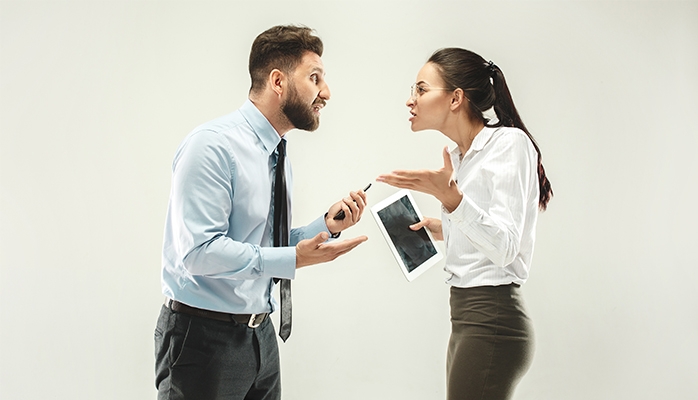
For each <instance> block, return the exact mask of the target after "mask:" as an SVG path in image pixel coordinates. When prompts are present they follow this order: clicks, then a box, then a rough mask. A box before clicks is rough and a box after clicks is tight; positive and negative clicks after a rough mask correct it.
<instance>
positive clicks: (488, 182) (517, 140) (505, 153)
mask: <svg viewBox="0 0 698 400" xmlns="http://www.w3.org/2000/svg"><path fill="white" fill-rule="evenodd" d="M451 162H452V163H453V168H454V171H455V179H456V182H457V183H458V187H459V188H460V190H461V191H462V192H463V200H462V201H461V203H460V204H459V205H458V207H457V208H456V209H455V210H453V212H451V213H449V212H448V211H446V210H445V209H443V208H442V222H443V233H444V242H445V244H446V265H445V267H444V269H445V270H446V272H448V273H449V274H450V277H449V278H448V279H447V281H446V282H447V283H448V284H450V285H452V286H456V287H474V286H499V285H507V284H510V283H517V284H519V285H521V284H523V283H524V282H526V279H528V273H529V269H530V267H531V259H532V257H533V245H534V242H535V237H536V220H537V218H538V197H539V187H538V173H537V171H538V154H537V153H536V149H535V148H534V147H533V144H532V143H531V140H530V139H529V138H528V136H526V133H525V132H523V131H522V130H520V129H517V128H508V127H499V128H488V127H485V128H483V129H482V131H480V133H478V135H477V136H475V139H474V140H473V143H472V144H471V146H470V149H468V151H467V152H466V153H465V155H464V156H463V157H462V158H461V153H460V150H459V149H458V147H456V148H455V149H454V150H452V151H451Z"/></svg>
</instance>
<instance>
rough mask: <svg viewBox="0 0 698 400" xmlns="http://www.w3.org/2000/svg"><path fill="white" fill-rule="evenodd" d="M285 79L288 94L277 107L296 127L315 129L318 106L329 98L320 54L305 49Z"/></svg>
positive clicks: (318, 123) (328, 89)
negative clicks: (299, 60)
mask: <svg viewBox="0 0 698 400" xmlns="http://www.w3.org/2000/svg"><path fill="white" fill-rule="evenodd" d="M288 82H289V88H288V92H287V93H288V95H287V97H286V100H284V102H283V103H282V104H281V111H282V112H283V113H284V115H286V118H288V120H289V121H290V122H291V124H293V126H294V127H296V128H297V129H302V130H305V131H314V130H316V129H317V128H318V127H319V126H320V110H321V109H322V108H323V107H324V106H325V104H326V101H327V100H329V99H330V88H329V86H327V82H325V70H324V67H323V65H322V59H320V56H318V55H317V54H315V53H313V52H306V53H305V54H304V55H303V58H302V60H301V63H300V64H299V65H298V66H297V67H296V69H295V70H294V71H293V73H292V74H291V76H289V80H288Z"/></svg>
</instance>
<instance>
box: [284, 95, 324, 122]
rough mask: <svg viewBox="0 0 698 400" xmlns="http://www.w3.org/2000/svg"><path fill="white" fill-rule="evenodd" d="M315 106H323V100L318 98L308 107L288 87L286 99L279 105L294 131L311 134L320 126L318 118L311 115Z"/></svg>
mask: <svg viewBox="0 0 698 400" xmlns="http://www.w3.org/2000/svg"><path fill="white" fill-rule="evenodd" d="M315 104H324V100H322V99H319V98H318V99H317V100H316V101H315V102H313V105H311V106H308V105H306V104H305V103H303V101H302V100H301V99H300V96H298V91H296V88H295V87H294V86H290V88H289V95H288V99H286V101H285V102H284V103H283V104H282V105H281V111H282V112H283V113H284V115H286V118H288V120H289V121H290V122H291V124H293V126H294V127H296V129H301V130H304V131H311V132H312V131H314V130H316V129H317V128H318V127H319V126H320V117H317V116H315V115H314V114H313V106H314V105H315Z"/></svg>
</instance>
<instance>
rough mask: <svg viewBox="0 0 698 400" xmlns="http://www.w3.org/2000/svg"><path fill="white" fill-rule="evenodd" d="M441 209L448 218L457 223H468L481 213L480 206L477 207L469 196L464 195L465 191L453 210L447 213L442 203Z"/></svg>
mask: <svg viewBox="0 0 698 400" xmlns="http://www.w3.org/2000/svg"><path fill="white" fill-rule="evenodd" d="M441 210H442V211H443V213H444V215H446V217H448V219H449V220H451V221H453V222H455V223H457V224H460V223H466V224H468V225H469V224H471V223H473V222H475V221H477V220H478V219H479V218H480V215H481V214H482V210H481V209H480V207H478V206H477V205H476V204H475V203H474V202H473V201H472V199H470V197H468V196H466V195H465V193H464V194H463V198H462V199H461V201H460V204H458V207H456V209H455V210H453V211H452V212H450V213H449V212H448V210H446V208H445V207H444V206H443V205H442V206H441Z"/></svg>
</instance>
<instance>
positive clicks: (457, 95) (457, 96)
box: [451, 88, 468, 111]
mask: <svg viewBox="0 0 698 400" xmlns="http://www.w3.org/2000/svg"><path fill="white" fill-rule="evenodd" d="M467 100H468V99H467V98H466V97H465V93H463V89H461V88H457V89H456V90H454V91H453V96H452V97H451V111H455V110H457V109H458V107H460V106H461V104H463V102H464V101H467Z"/></svg>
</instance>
